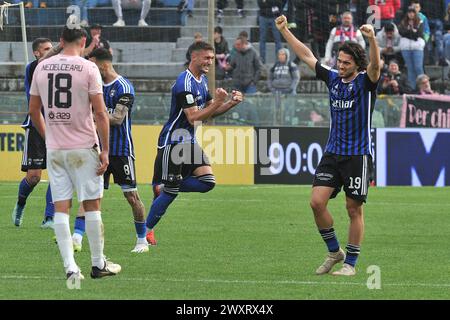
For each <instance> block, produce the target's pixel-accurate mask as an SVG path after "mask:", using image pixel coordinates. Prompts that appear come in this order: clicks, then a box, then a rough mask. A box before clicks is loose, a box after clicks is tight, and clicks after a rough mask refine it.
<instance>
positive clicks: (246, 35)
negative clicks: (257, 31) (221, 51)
mask: <svg viewBox="0 0 450 320" xmlns="http://www.w3.org/2000/svg"><path fill="white" fill-rule="evenodd" d="M238 38H243V39H244V40H245V42H246V43H247V47H248V48H250V49H252V50H255V48H254V47H253V45H252V43H251V42H250V41H249V39H248V33H247V31H245V30H242V31H241V32H239V35H238ZM236 53H237V49H236V46H234V45H233V47H232V48H231V51H230V54H229V55H228V59H227V60H228V62H230V61H231V58H232V57H233V56H234V55H236Z"/></svg>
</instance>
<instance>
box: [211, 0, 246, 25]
mask: <svg viewBox="0 0 450 320" xmlns="http://www.w3.org/2000/svg"><path fill="white" fill-rule="evenodd" d="M235 2H236V10H237V15H238V17H239V18H245V13H244V0H235ZM226 7H228V0H217V22H218V23H222V19H223V10H224V9H225V8H226Z"/></svg>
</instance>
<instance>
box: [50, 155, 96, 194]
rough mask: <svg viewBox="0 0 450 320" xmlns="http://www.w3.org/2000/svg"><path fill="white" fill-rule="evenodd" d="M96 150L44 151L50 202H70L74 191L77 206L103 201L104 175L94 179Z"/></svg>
mask: <svg viewBox="0 0 450 320" xmlns="http://www.w3.org/2000/svg"><path fill="white" fill-rule="evenodd" d="M98 156H99V153H98V151H97V150H96V149H94V148H91V149H72V150H56V149H47V170H48V177H49V180H50V187H51V190H52V198H53V202H56V201H63V200H71V199H72V197H73V190H74V189H75V191H76V192H77V196H78V202H82V201H85V200H95V199H100V198H102V197H103V175H101V176H98V175H97V169H98V167H99V166H100V159H99V157H98Z"/></svg>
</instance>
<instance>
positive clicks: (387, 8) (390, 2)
mask: <svg viewBox="0 0 450 320" xmlns="http://www.w3.org/2000/svg"><path fill="white" fill-rule="evenodd" d="M369 5H376V6H378V8H380V20H381V27H382V28H383V27H384V26H385V25H386V24H388V23H392V22H394V18H395V13H396V12H397V10H399V9H400V8H401V1H400V0H369Z"/></svg>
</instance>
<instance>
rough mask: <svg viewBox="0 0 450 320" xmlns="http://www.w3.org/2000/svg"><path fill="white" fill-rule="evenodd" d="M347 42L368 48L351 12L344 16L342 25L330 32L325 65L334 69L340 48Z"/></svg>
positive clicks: (345, 13)
mask: <svg viewBox="0 0 450 320" xmlns="http://www.w3.org/2000/svg"><path fill="white" fill-rule="evenodd" d="M345 42H357V43H358V44H360V45H361V47H363V48H366V42H365V41H364V38H363V36H362V34H361V31H359V29H358V28H357V27H356V26H355V25H354V24H353V15H352V13H351V12H349V11H346V12H344V13H343V14H342V24H341V25H340V26H337V27H335V28H333V29H332V30H331V32H330V37H329V39H328V42H327V47H326V49H325V64H327V65H328V66H330V67H334V65H335V63H336V54H337V52H338V50H339V47H340V46H341V45H343V44H344V43H345Z"/></svg>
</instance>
